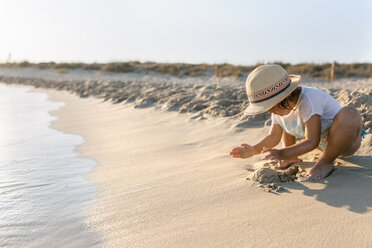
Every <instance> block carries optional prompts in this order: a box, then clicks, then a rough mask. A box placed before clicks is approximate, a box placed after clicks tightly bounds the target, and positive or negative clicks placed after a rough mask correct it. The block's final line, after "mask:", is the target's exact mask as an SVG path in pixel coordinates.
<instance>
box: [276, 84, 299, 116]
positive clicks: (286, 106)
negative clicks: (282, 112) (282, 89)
mask: <svg viewBox="0 0 372 248" xmlns="http://www.w3.org/2000/svg"><path fill="white" fill-rule="evenodd" d="M300 94H301V86H298V87H297V88H296V89H295V90H294V91H292V93H291V94H290V95H289V96H287V97H286V98H284V99H283V100H282V101H281V102H280V103H278V107H279V108H281V109H289V110H292V108H291V107H290V105H289V103H290V102H294V101H297V100H298V97H299V96H300Z"/></svg>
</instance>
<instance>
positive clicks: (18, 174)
mask: <svg viewBox="0 0 372 248" xmlns="http://www.w3.org/2000/svg"><path fill="white" fill-rule="evenodd" d="M62 105H63V103H54V102H50V101H48V100H47V95H46V94H42V93H34V92H30V91H29V90H28V89H26V88H14V87H7V86H4V85H0V247H100V246H101V243H100V237H99V235H98V234H97V233H95V232H94V231H92V230H90V229H89V228H88V227H87V225H86V223H85V222H84V217H83V213H84V212H83V211H84V209H85V208H86V207H87V206H88V205H90V204H91V203H92V201H93V200H94V197H95V193H96V186H95V185H94V184H92V183H91V182H88V181H87V180H86V179H84V175H85V174H86V173H88V172H89V171H90V170H91V169H92V167H93V166H95V162H94V161H92V160H89V159H85V158H81V157H79V156H78V155H77V154H76V153H75V152H74V148H75V147H76V146H77V145H79V144H82V143H83V142H84V140H83V138H82V137H80V136H77V135H70V134H66V133H63V132H60V131H57V130H55V129H52V128H51V127H50V124H51V122H52V121H53V120H55V119H56V117H53V116H51V115H50V114H49V111H51V110H55V109H58V108H60V107H61V106H62Z"/></svg>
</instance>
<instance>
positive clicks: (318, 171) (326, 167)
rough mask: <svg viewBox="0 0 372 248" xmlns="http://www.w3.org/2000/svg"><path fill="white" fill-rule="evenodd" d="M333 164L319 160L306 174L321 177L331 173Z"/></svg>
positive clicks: (315, 177)
mask: <svg viewBox="0 0 372 248" xmlns="http://www.w3.org/2000/svg"><path fill="white" fill-rule="evenodd" d="M332 169H333V164H328V163H325V162H322V161H321V160H319V161H318V162H317V163H316V164H315V165H314V167H313V168H311V169H310V171H309V173H308V174H307V175H308V176H309V177H311V178H314V179H323V178H325V177H327V176H328V175H329V173H331V171H332Z"/></svg>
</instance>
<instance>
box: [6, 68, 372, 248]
mask: <svg viewBox="0 0 372 248" xmlns="http://www.w3.org/2000/svg"><path fill="white" fill-rule="evenodd" d="M0 74H1V75H0V76H1V77H0V80H1V81H3V82H6V83H8V84H21V85H31V86H35V87H37V88H38V89H37V91H42V92H46V93H47V94H48V95H49V98H50V100H52V101H63V102H65V103H66V106H64V107H62V108H60V109H59V110H57V111H54V112H53V115H56V116H58V117H59V119H58V120H57V121H55V122H54V123H53V127H54V128H57V129H59V130H62V131H64V132H66V133H71V134H78V135H81V136H83V137H84V138H85V141H86V142H85V143H84V144H83V145H81V146H79V147H78V148H77V151H78V152H79V154H81V156H83V157H87V158H91V159H94V160H96V161H97V164H98V166H96V167H95V168H94V169H93V171H92V172H91V173H89V174H88V175H87V178H88V179H89V180H90V181H92V182H94V183H96V184H97V185H98V189H99V192H98V198H97V199H96V200H95V202H94V204H93V205H92V206H90V207H89V210H88V211H87V212H86V213H85V217H86V221H87V223H88V226H89V227H90V228H92V229H93V230H95V231H98V232H100V233H101V234H102V235H103V237H104V247H338V248H339V247H371V246H372V235H371V234H370V233H371V230H372V211H371V210H372V190H371V189H372V149H371V148H372V146H371V144H372V135H371V134H370V133H371V127H372V114H371V110H372V98H371V96H372V86H371V80H370V79H368V80H359V79H357V80H339V81H333V82H323V83H321V82H318V81H306V82H303V85H308V86H316V87H321V88H324V89H325V90H326V91H327V92H329V93H330V94H332V95H333V96H334V97H335V98H336V99H338V101H339V102H340V103H341V104H342V105H351V106H355V107H357V108H358V110H359V111H361V113H362V115H363V116H364V119H365V121H364V128H365V129H366V130H367V135H366V138H365V139H364V140H363V143H362V147H361V148H360V149H359V151H358V152H357V153H356V155H355V156H352V157H350V158H346V159H337V161H336V169H335V170H334V171H333V172H332V174H331V175H330V176H329V177H327V178H325V179H323V180H306V179H305V180H304V178H302V177H301V172H303V170H305V171H306V170H308V169H309V168H310V167H311V166H312V165H313V164H314V161H315V160H316V158H317V157H318V156H319V154H317V153H309V154H306V155H304V156H303V157H302V159H303V160H304V162H302V163H300V164H297V165H295V166H299V168H298V171H299V172H300V173H299V174H298V173H297V171H295V173H294V172H293V171H292V172H290V173H287V174H286V176H285V177H284V178H285V180H283V181H285V182H282V181H281V180H279V181H278V180H277V181H275V182H274V183H275V185H270V183H272V182H271V181H270V180H271V179H269V181H265V180H266V179H264V178H261V177H260V175H262V168H261V166H264V165H265V164H266V166H269V165H267V161H263V160H261V156H256V157H253V158H250V159H237V158H231V157H230V156H229V152H230V150H231V149H232V148H233V147H235V146H239V145H240V144H242V143H248V144H252V143H255V142H257V141H258V140H259V139H261V138H262V136H263V135H264V134H265V133H267V132H268V129H269V128H268V124H269V123H266V127H265V125H264V122H265V119H266V118H267V117H268V116H265V115H261V116H258V117H254V118H247V117H244V116H242V114H241V113H242V111H243V110H244V108H245V107H246V106H247V100H246V96H245V92H244V87H243V84H244V82H243V81H236V82H235V81H234V82H230V83H229V82H228V81H226V82H214V81H213V80H214V79H213V78H211V79H208V80H207V82H208V84H205V85H203V80H204V79H200V80H199V81H200V82H199V81H198V82H197V83H195V84H193V80H194V79H193V78H189V79H188V78H184V79H182V80H181V81H182V82H176V83H174V82H173V81H172V80H173V79H166V78H160V77H158V78H157V77H155V78H153V79H152V80H147V79H148V76H147V75H145V76H143V77H142V78H141V75H134V76H133V78H127V76H126V75H123V76H122V78H120V76H116V77H118V78H97V77H96V76H92V78H89V79H87V80H83V78H85V77H87V75H86V74H84V73H82V72H79V71H74V72H71V73H70V72H69V73H68V74H66V75H64V76H61V75H58V74H57V73H53V72H50V71H48V72H47V73H46V72H41V71H28V70H13V71H12V70H9V71H5V72H2V71H0ZM79 75H80V76H79ZM95 77H96V78H95ZM45 88H47V89H45ZM51 88H52V89H51ZM55 89H60V90H62V91H57V90H55ZM260 168H261V169H260ZM271 172H272V171H271ZM271 172H270V173H271ZM280 172H282V171H280ZM260 173H261V174H260ZM265 173H266V172H265ZM265 173H264V175H268V174H265ZM275 173H276V172H275ZM288 175H289V176H288ZM293 175H295V177H293ZM259 178H261V179H259ZM282 178H283V177H282ZM247 179H249V180H247ZM279 187H280V188H279Z"/></svg>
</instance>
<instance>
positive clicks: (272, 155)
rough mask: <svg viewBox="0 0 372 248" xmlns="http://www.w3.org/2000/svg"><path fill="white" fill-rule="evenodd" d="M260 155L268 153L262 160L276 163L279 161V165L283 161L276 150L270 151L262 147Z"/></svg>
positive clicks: (279, 152)
mask: <svg viewBox="0 0 372 248" xmlns="http://www.w3.org/2000/svg"><path fill="white" fill-rule="evenodd" d="M261 153H268V154H267V155H266V156H265V158H264V159H270V160H276V161H279V163H280V162H281V160H282V159H283V158H282V156H281V151H280V150H278V149H271V148H266V147H264V148H263V149H262V152H261Z"/></svg>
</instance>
